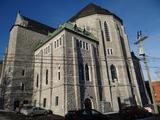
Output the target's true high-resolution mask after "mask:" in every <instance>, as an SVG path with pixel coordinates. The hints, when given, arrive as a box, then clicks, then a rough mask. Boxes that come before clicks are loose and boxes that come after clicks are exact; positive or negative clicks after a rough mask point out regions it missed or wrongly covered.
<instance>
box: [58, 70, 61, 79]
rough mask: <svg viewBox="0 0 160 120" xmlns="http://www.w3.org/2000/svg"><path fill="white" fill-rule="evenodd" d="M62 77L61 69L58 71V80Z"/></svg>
mask: <svg viewBox="0 0 160 120" xmlns="http://www.w3.org/2000/svg"><path fill="white" fill-rule="evenodd" d="M60 79H61V77H60V71H59V72H58V80H60Z"/></svg>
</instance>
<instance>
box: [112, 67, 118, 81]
mask: <svg viewBox="0 0 160 120" xmlns="http://www.w3.org/2000/svg"><path fill="white" fill-rule="evenodd" d="M110 69H111V75H112V81H113V82H115V80H118V78H117V71H116V67H115V66H114V65H111V67H110Z"/></svg>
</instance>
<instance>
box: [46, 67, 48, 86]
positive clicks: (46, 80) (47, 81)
mask: <svg viewBox="0 0 160 120" xmlns="http://www.w3.org/2000/svg"><path fill="white" fill-rule="evenodd" d="M47 84H48V69H47V70H46V85H47Z"/></svg>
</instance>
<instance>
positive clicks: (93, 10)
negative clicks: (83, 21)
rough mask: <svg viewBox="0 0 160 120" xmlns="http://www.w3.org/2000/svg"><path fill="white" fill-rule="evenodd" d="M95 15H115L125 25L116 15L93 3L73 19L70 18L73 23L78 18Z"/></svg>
mask: <svg viewBox="0 0 160 120" xmlns="http://www.w3.org/2000/svg"><path fill="white" fill-rule="evenodd" d="M93 14H104V15H113V16H114V17H115V18H117V19H118V20H119V21H120V22H121V23H123V22H122V20H121V19H120V18H119V17H118V16H117V15H115V14H114V13H112V12H110V11H108V10H106V9H104V8H101V7H100V6H98V5H96V4H93V3H90V4H88V5H87V6H86V7H84V8H83V9H82V10H80V11H79V12H78V13H77V14H76V15H74V16H73V17H72V18H70V19H69V21H71V22H73V21H75V20H76V19H78V18H82V17H85V16H89V15H93Z"/></svg>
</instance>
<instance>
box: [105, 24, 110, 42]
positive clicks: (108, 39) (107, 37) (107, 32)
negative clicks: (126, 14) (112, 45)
mask: <svg viewBox="0 0 160 120" xmlns="http://www.w3.org/2000/svg"><path fill="white" fill-rule="evenodd" d="M104 31H105V36H106V40H107V41H110V36H109V30H108V25H107V23H106V21H105V22H104Z"/></svg>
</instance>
